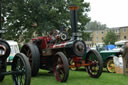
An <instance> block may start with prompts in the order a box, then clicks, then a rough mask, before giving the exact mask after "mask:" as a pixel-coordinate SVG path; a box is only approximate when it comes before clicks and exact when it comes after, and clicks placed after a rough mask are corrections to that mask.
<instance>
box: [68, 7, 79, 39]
mask: <svg viewBox="0 0 128 85" xmlns="http://www.w3.org/2000/svg"><path fill="white" fill-rule="evenodd" d="M69 9H70V12H71V28H72V38H73V39H76V38H77V9H78V6H75V5H72V6H70V7H69Z"/></svg>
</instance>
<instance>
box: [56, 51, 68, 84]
mask: <svg viewBox="0 0 128 85" xmlns="http://www.w3.org/2000/svg"><path fill="white" fill-rule="evenodd" d="M54 75H55V77H56V80H57V81H59V82H66V81H67V79H68V75H69V64H68V60H67V58H66V56H65V55H64V54H63V53H62V52H57V53H56V55H55V60H54Z"/></svg>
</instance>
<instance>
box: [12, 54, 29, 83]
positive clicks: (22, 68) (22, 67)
mask: <svg viewBox="0 0 128 85" xmlns="http://www.w3.org/2000/svg"><path fill="white" fill-rule="evenodd" d="M12 72H14V74H13V75H12V78H13V81H14V85H30V81H31V68H30V64H29V61H28V58H27V57H26V56H25V55H24V54H23V53H18V54H16V55H15V57H14V60H13V63H12Z"/></svg>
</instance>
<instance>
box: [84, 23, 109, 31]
mask: <svg viewBox="0 0 128 85" xmlns="http://www.w3.org/2000/svg"><path fill="white" fill-rule="evenodd" d="M106 28H108V27H107V26H106V24H101V23H100V22H97V21H93V22H89V23H87V25H86V29H89V30H103V29H106Z"/></svg>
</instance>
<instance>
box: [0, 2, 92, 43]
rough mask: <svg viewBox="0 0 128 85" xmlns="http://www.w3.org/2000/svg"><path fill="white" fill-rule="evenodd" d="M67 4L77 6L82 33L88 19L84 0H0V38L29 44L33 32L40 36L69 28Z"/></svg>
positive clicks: (87, 7)
mask: <svg viewBox="0 0 128 85" xmlns="http://www.w3.org/2000/svg"><path fill="white" fill-rule="evenodd" d="M71 4H75V5H77V6H79V10H78V22H79V23H80V24H79V25H78V28H79V29H80V30H83V29H85V25H86V23H87V22H88V21H89V20H90V19H89V18H88V16H87V12H88V11H89V3H85V2H84V0H2V14H1V15H2V17H3V18H4V22H3V23H2V27H3V29H6V33H5V34H4V38H5V39H13V40H17V41H18V42H21V41H23V40H24V39H25V40H30V39H31V38H32V36H33V33H34V32H36V33H38V35H39V36H41V35H42V34H44V33H46V32H47V31H50V30H52V29H59V28H61V27H63V26H64V27H69V28H70V13H69V12H70V11H69V9H68V7H69V6H70V5H71Z"/></svg>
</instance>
